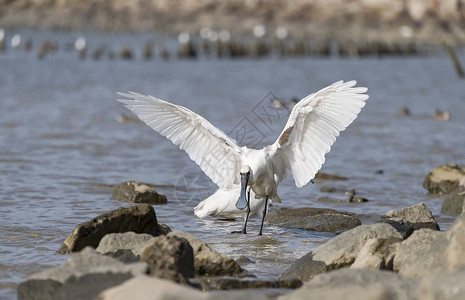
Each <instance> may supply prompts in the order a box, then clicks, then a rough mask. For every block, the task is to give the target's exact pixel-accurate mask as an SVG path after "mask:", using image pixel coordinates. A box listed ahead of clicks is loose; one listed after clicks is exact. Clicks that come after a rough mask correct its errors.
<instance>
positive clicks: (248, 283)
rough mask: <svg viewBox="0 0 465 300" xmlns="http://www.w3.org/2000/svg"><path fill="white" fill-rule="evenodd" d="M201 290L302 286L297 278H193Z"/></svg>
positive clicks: (290, 287) (294, 287)
mask: <svg viewBox="0 0 465 300" xmlns="http://www.w3.org/2000/svg"><path fill="white" fill-rule="evenodd" d="M193 282H195V283H198V284H199V285H200V286H201V289H202V290H203V291H211V290H237V289H271V288H273V289H296V288H299V287H301V286H302V281H300V280H299V279H287V280H256V279H247V280H244V279H235V278H218V277H203V278H198V279H195V280H193Z"/></svg>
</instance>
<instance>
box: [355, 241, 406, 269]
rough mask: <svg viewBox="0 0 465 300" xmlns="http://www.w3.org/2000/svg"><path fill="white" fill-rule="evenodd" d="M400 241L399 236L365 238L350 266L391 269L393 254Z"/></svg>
mask: <svg viewBox="0 0 465 300" xmlns="http://www.w3.org/2000/svg"><path fill="white" fill-rule="evenodd" d="M401 241H402V239H400V238H387V239H378V238H373V239H369V240H367V241H366V243H365V245H364V246H363V248H362V249H361V250H360V252H359V253H358V255H357V258H356V259H355V261H354V263H353V264H352V265H351V266H350V267H351V268H353V269H380V270H392V267H393V262H394V256H395V255H396V253H397V250H398V249H399V247H400V243H401Z"/></svg>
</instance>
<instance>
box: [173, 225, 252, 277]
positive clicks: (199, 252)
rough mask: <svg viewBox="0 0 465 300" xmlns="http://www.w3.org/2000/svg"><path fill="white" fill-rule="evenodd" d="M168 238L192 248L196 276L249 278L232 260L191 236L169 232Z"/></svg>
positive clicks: (176, 231)
mask: <svg viewBox="0 0 465 300" xmlns="http://www.w3.org/2000/svg"><path fill="white" fill-rule="evenodd" d="M168 237H178V238H183V239H186V240H187V241H188V242H189V244H190V245H191V246H192V249H193V253H194V266H195V274H196V275H200V276H233V277H246V276H250V274H249V273H248V272H247V271H245V270H244V269H242V268H241V266H240V265H239V264H238V263H237V262H236V261H235V260H234V259H232V258H229V257H227V256H224V255H222V254H220V253H218V252H216V251H215V250H212V249H211V248H210V246H208V244H207V243H205V242H204V241H202V240H200V239H198V238H196V237H195V236H193V235H191V234H188V233H185V232H182V231H178V230H175V231H172V232H170V233H169V234H168Z"/></svg>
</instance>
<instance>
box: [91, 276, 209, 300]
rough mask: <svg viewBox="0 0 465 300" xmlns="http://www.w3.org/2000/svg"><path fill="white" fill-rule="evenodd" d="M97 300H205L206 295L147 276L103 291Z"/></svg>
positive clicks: (138, 277)
mask: <svg viewBox="0 0 465 300" xmlns="http://www.w3.org/2000/svg"><path fill="white" fill-rule="evenodd" d="M98 299H99V300H127V299H131V300H149V299H170V300H176V299H179V300H183V299H192V300H197V299H207V295H206V294H205V293H202V292H200V291H198V290H195V289H193V288H190V287H187V286H185V285H180V284H176V283H174V282H172V281H169V280H166V279H161V278H154V277H148V276H137V277H134V278H132V279H130V280H128V281H126V282H124V283H123V284H121V285H118V286H115V287H113V288H110V289H107V290H106V291H103V292H102V293H100V295H99V298H98Z"/></svg>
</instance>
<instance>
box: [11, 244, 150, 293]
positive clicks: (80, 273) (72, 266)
mask: <svg viewBox="0 0 465 300" xmlns="http://www.w3.org/2000/svg"><path fill="white" fill-rule="evenodd" d="M147 271H148V269H147V265H146V264H145V263H137V264H130V265H126V264H124V263H122V262H120V261H118V260H117V259H114V258H112V257H108V256H105V255H101V254H98V253H97V252H96V251H95V250H94V249H92V248H90V247H87V248H85V249H83V250H82V251H81V252H79V253H74V254H72V255H71V256H70V258H69V259H68V260H67V261H66V262H65V263H64V264H62V265H61V266H59V267H56V268H53V269H50V270H46V271H44V272H41V273H37V274H34V275H32V276H30V277H29V278H28V279H27V280H26V281H24V282H22V283H21V284H20V285H19V286H18V299H93V298H95V297H96V296H97V295H98V293H100V292H101V291H103V290H105V289H107V288H109V287H112V286H115V285H118V284H121V283H122V282H124V281H126V280H128V279H130V278H131V277H133V276H136V275H142V274H145V273H147Z"/></svg>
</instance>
